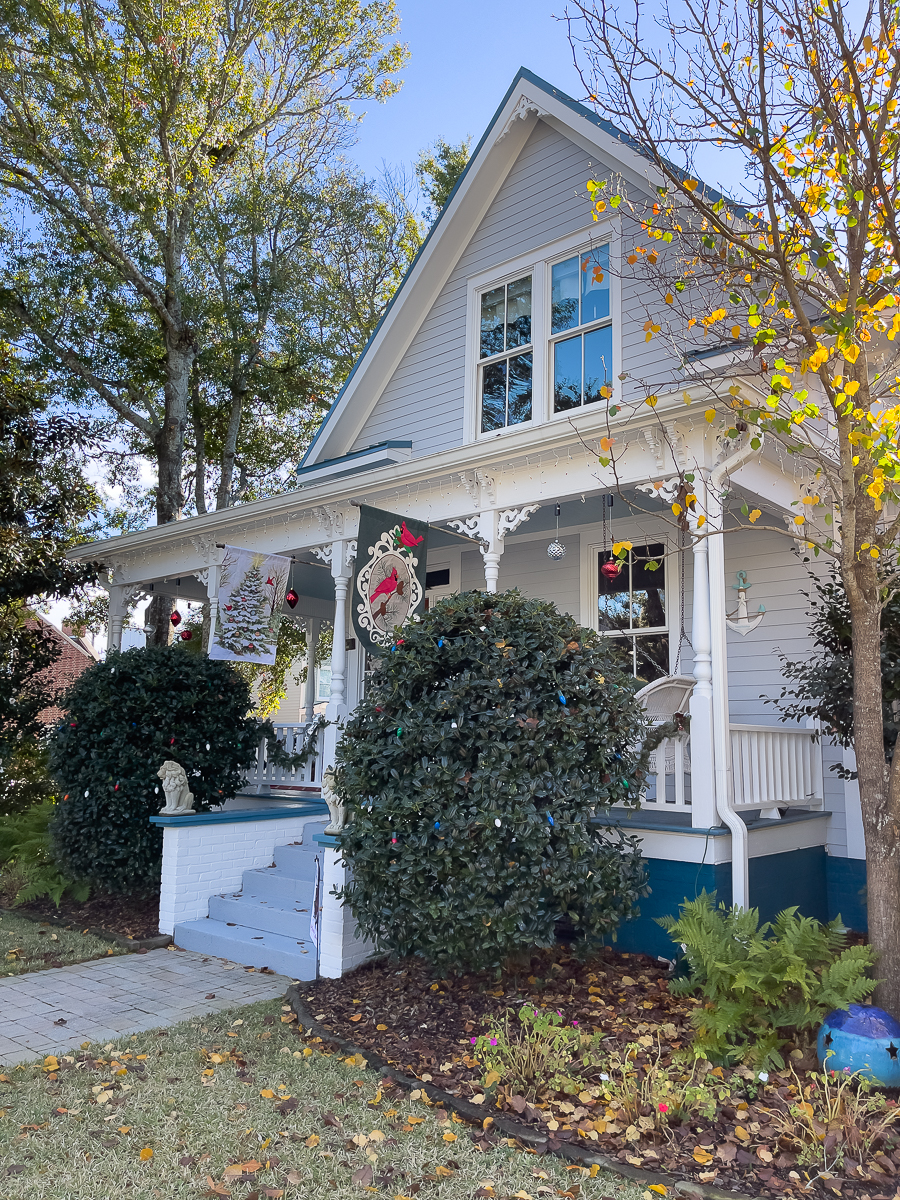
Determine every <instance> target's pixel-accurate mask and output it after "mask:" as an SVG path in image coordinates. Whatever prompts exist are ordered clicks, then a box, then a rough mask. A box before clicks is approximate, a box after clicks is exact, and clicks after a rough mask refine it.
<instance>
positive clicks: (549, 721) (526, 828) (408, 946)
mask: <svg viewBox="0 0 900 1200" xmlns="http://www.w3.org/2000/svg"><path fill="white" fill-rule="evenodd" d="M663 732H665V731H653V732H651V731H650V730H649V728H648V723H647V720H646V717H645V714H644V712H643V709H642V708H641V707H640V705H639V703H637V702H636V701H635V700H634V681H633V680H632V679H631V678H630V677H628V676H626V675H624V674H623V673H622V672H621V671H620V670H619V669H618V668H617V667H616V666H615V665H614V663H613V661H612V659H611V657H610V655H609V651H608V650H607V649H606V647H605V646H604V642H603V639H602V638H601V637H600V635H598V634H596V633H593V632H591V631H589V630H586V629H581V628H580V627H579V626H578V625H577V624H576V622H575V621H574V620H573V619H572V618H571V617H569V616H566V615H563V614H560V613H559V612H558V611H557V610H556V608H555V607H554V606H553V605H552V604H549V603H547V602H545V601H542V600H528V599H526V598H525V597H524V596H522V595H521V594H520V593H519V592H518V591H510V592H505V593H502V594H499V595H490V594H485V593H483V592H464V593H462V594H460V595H456V596H452V597H449V598H448V599H446V600H442V601H440V602H439V603H437V604H435V605H434V606H433V607H432V608H431V610H430V611H429V612H428V613H426V614H425V615H424V616H423V618H422V619H421V621H420V622H417V623H411V624H409V625H407V626H404V628H403V629H402V631H398V632H397V635H396V641H395V644H394V646H393V647H392V648H391V649H390V650H389V651H388V652H387V653H386V654H385V655H384V656H383V657H382V658H381V660H380V669H378V670H377V671H376V672H375V673H374V674H373V675H372V676H371V677H370V680H369V683H368V686H367V689H366V696H365V699H364V700H363V701H362V703H361V704H360V705H359V707H358V708H357V709H356V712H355V713H354V715H353V717H352V719H351V720H350V721H349V722H348V723H347V727H346V730H345V732H344V736H343V738H342V740H341V742H340V746H339V750H338V769H337V772H336V781H335V787H336V789H337V791H338V793H339V795H340V797H341V799H342V800H343V802H344V804H345V806H346V808H347V818H348V820H349V821H350V824H349V825H347V826H346V828H345V829H344V831H343V833H342V834H341V835H340V844H341V847H342V851H343V855H344V858H345V861H346V862H347V863H348V864H349V865H350V866H351V867H352V873H353V878H352V881H351V882H350V883H348V885H347V886H346V888H345V889H344V892H343V893H342V894H343V897H344V899H345V901H346V902H347V903H348V904H349V907H350V910H351V911H352V913H353V916H354V917H355V918H356V921H357V924H358V926H359V928H360V930H361V932H362V933H364V934H365V935H366V936H367V937H369V938H371V939H372V940H373V941H374V942H375V944H376V946H378V947H379V948H380V949H385V950H391V951H395V952H397V953H398V954H402V955H407V954H421V955H423V956H424V957H425V958H427V959H429V960H430V961H431V962H433V963H434V964H435V965H437V966H439V967H441V968H442V969H443V968H448V967H449V968H451V969H456V968H476V969H478V968H488V967H499V966H501V965H502V964H504V963H505V962H506V961H507V960H508V959H510V958H512V957H514V956H516V955H518V954H520V953H525V952H530V951H531V950H532V949H533V948H534V947H542V946H549V945H551V944H552V943H553V942H554V940H555V935H556V932H557V928H558V926H559V924H560V923H561V922H566V924H567V926H568V927H569V930H570V932H571V933H572V935H573V939H574V940H575V941H576V942H584V941H590V940H591V939H598V938H600V937H602V936H607V935H614V934H615V930H616V928H617V926H618V924H619V922H620V921H622V920H626V919H627V918H628V917H630V916H633V915H635V913H636V909H635V904H636V901H637V899H638V897H639V896H641V895H642V894H646V887H645V882H644V870H643V866H642V863H641V858H640V851H639V848H638V844H637V841H636V840H635V839H634V838H631V837H627V836H624V835H623V834H621V833H620V832H618V831H617V830H615V829H610V828H604V827H601V826H598V825H594V824H592V823H591V816H592V813H593V810H594V809H595V808H597V807H600V808H605V807H606V806H608V805H611V804H615V803H616V802H618V801H624V802H625V803H626V804H636V803H637V801H638V798H639V793H640V790H641V787H642V781H643V779H644V776H645V773H646V758H647V755H648V754H649V751H650V749H651V748H652V747H653V746H654V745H656V744H657V742H658V741H659V738H660V737H661V736H662V733H663ZM642 741H643V742H644V748H643V749H640V745H641V742H642Z"/></svg>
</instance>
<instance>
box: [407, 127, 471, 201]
mask: <svg viewBox="0 0 900 1200" xmlns="http://www.w3.org/2000/svg"><path fill="white" fill-rule="evenodd" d="M471 145H472V139H471V137H467V138H464V139H463V141H461V142H458V143H457V144H456V145H455V146H454V145H453V144H452V143H450V142H447V141H445V140H444V139H443V138H438V139H437V141H436V142H435V143H434V145H433V146H429V147H428V149H427V150H422V151H420V152H419V157H418V158H417V159H416V178H417V179H418V181H419V187H420V188H421V189H422V191H423V192H424V193H425V195H426V196H427V197H428V199H429V200H430V201H431V208H430V209H429V211H428V218H429V220H430V221H434V220H436V219H437V216H438V213H440V211H441V209H442V208H443V207H444V205H445V204H446V203H447V201H448V200H449V199H450V193H451V192H452V191H453V189H454V188H455V187H456V182H457V180H458V179H459V177H460V175H462V173H463V171H464V170H465V169H466V163H468V161H469V155H470V147H471Z"/></svg>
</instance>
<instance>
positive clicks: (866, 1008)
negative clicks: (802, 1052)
mask: <svg viewBox="0 0 900 1200" xmlns="http://www.w3.org/2000/svg"><path fill="white" fill-rule="evenodd" d="M816 1052H817V1054H818V1056H819V1062H820V1063H821V1064H822V1066H823V1067H824V1068H825V1070H826V1071H842V1072H845V1073H846V1074H848V1075H853V1074H855V1073H856V1072H859V1074H860V1075H862V1076H864V1077H865V1078H866V1079H873V1080H875V1081H876V1082H878V1083H881V1084H883V1085H884V1086H885V1087H900V1022H898V1021H895V1020H894V1018H893V1017H892V1016H891V1015H890V1013H886V1012H885V1011H884V1009H883V1008H873V1007H872V1005H870V1004H851V1005H850V1007H849V1009H843V1008H836V1009H835V1010H834V1012H831V1013H829V1014H828V1016H827V1017H826V1018H825V1020H824V1021H823V1022H822V1028H821V1029H820V1030H819V1037H818V1040H817V1042H816Z"/></svg>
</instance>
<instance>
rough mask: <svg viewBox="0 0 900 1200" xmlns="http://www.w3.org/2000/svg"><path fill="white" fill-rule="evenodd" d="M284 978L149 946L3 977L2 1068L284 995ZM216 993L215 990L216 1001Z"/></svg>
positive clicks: (0, 994)
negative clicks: (141, 950) (142, 950)
mask: <svg viewBox="0 0 900 1200" xmlns="http://www.w3.org/2000/svg"><path fill="white" fill-rule="evenodd" d="M289 983H290V980H289V979H286V978H285V977H284V976H283V975H261V974H260V973H259V972H258V971H255V972H249V971H246V970H245V969H244V968H243V967H240V966H235V965H234V964H233V963H223V961H222V960H221V959H218V958H208V957H206V956H204V955H202V954H193V953H191V951H189V950H185V951H177V950H175V951H173V950H151V951H150V952H149V953H147V954H127V955H122V956H120V957H118V958H102V959H99V960H97V961H95V962H85V963H76V964H75V965H74V966H71V967H61V968H56V969H55V970H49V971H33V972H31V973H30V974H25V975H16V976H12V977H8V978H6V979H0V1065H3V1066H12V1065H13V1064H15V1063H17V1062H22V1061H24V1060H25V1059H29V1058H34V1057H35V1056H36V1055H38V1054H51V1053H54V1054H55V1053H61V1052H63V1051H66V1050H70V1049H72V1048H73V1047H77V1046H79V1045H80V1043H81V1042H87V1041H91V1042H96V1041H110V1040H115V1039H116V1038H119V1037H121V1036H122V1034H125V1033H140V1032H142V1031H143V1030H147V1029H157V1028H159V1027H160V1026H166V1025H174V1024H176V1023H177V1022H178V1021H184V1020H186V1019H187V1018H189V1017H196V1016H202V1015H203V1014H204V1013H209V1012H215V1011H216V1010H217V1009H221V1008H231V1007H232V1006H234V1005H239V1004H252V1003H254V1002H255V1001H257V1000H267V999H270V998H272V997H275V996H280V995H283V994H284V991H285V988H286V987H287V986H288V984H289ZM210 993H214V996H213V997H212V998H208V997H210Z"/></svg>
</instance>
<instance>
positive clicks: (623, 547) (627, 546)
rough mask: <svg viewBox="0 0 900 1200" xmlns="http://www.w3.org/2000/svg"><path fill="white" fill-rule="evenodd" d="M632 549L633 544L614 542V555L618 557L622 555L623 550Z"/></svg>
mask: <svg viewBox="0 0 900 1200" xmlns="http://www.w3.org/2000/svg"><path fill="white" fill-rule="evenodd" d="M631 547H632V543H631V542H613V548H612V552H613V554H615V555H617V556H618V555H619V554H621V553H622V551H623V550H630V549H631Z"/></svg>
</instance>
